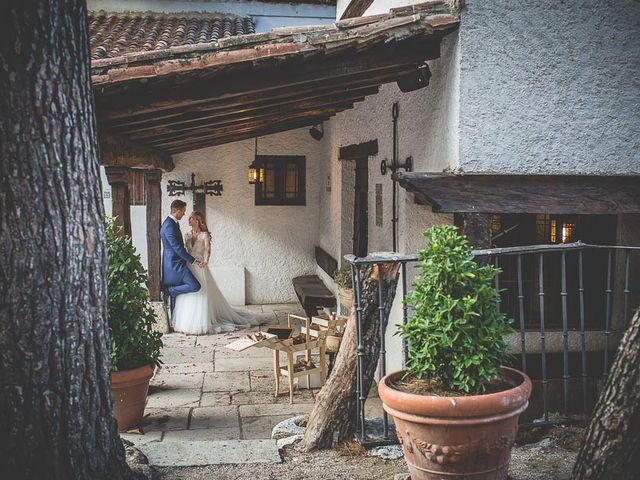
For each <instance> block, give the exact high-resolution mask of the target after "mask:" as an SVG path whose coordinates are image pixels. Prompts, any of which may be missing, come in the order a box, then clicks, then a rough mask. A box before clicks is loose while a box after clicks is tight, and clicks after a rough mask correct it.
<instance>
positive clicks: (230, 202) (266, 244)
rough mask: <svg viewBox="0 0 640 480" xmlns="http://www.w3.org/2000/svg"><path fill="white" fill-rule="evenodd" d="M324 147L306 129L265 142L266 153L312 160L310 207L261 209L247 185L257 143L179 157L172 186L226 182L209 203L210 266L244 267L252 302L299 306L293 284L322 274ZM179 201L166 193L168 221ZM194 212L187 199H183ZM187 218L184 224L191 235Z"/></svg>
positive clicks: (308, 179)
mask: <svg viewBox="0 0 640 480" xmlns="http://www.w3.org/2000/svg"><path fill="white" fill-rule="evenodd" d="M321 153H322V145H321V143H320V142H316V141H315V140H313V139H312V138H311V136H310V135H309V133H308V128H303V129H299V130H293V131H290V132H284V133H281V134H276V135H271V136H267V137H260V139H259V140H258V154H260V155H263V154H264V155H304V156H306V189H307V190H306V206H256V205H255V190H254V187H253V186H252V185H249V183H248V182H247V167H248V166H249V164H250V163H251V161H252V160H253V157H254V140H253V139H251V140H246V141H242V142H236V143H230V144H226V145H222V146H219V147H212V148H206V149H201V150H195V151H192V152H187V153H183V154H180V155H176V156H174V162H175V165H176V168H175V170H173V171H172V172H170V173H168V174H165V175H163V179H162V190H163V192H166V185H167V181H168V180H183V181H186V182H187V183H189V182H190V181H191V173H192V172H193V173H195V174H196V182H198V183H200V182H202V181H204V180H221V181H222V184H223V188H224V191H223V194H222V196H221V197H212V196H208V197H207V200H206V202H207V222H208V225H209V228H210V230H211V232H212V234H213V241H212V253H211V259H210V262H209V263H210V266H211V268H212V270H215V269H216V267H244V269H245V275H246V301H247V303H254V304H255V303H257V304H260V303H281V302H291V301H297V299H296V296H295V293H294V291H293V287H292V286H291V279H292V278H293V277H296V276H298V275H306V274H313V273H315V271H316V262H315V253H314V248H315V246H316V244H317V235H318V216H319V205H320V198H319V197H320V189H321V187H324V183H323V182H322V181H321V180H320V163H321V161H322V159H321ZM175 198H178V197H169V196H167V195H166V194H164V195H163V205H162V212H163V217H164V216H166V215H168V214H169V205H170V203H171V201H172V200H174V199H175ZM180 198H181V199H183V200H185V201H186V202H187V204H188V207H187V212H190V211H191V210H192V205H193V200H192V196H191V195H190V194H189V195H187V196H186V197H180ZM186 220H187V219H186V218H185V219H183V221H182V229H183V232H185V233H186V232H187V231H188V226H187V221H186Z"/></svg>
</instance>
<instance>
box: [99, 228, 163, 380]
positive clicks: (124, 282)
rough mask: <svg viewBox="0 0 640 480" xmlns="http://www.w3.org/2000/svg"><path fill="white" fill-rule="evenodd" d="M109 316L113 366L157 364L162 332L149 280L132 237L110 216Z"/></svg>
mask: <svg viewBox="0 0 640 480" xmlns="http://www.w3.org/2000/svg"><path fill="white" fill-rule="evenodd" d="M106 223H107V251H108V256H109V268H108V273H107V288H108V301H107V318H108V319H109V336H110V339H111V370H113V371H114V372H115V371H119V370H129V369H132V368H137V367H142V366H144V365H158V364H159V361H158V359H159V357H160V349H161V348H162V339H161V337H162V333H160V332H154V331H153V324H154V322H155V315H154V313H153V309H152V308H151V305H150V304H149V291H148V290H147V287H146V284H147V282H148V277H147V273H146V272H145V269H144V267H143V266H142V262H141V261H140V255H138V254H137V253H136V250H135V248H134V246H133V244H132V243H131V238H129V237H121V236H119V235H118V233H117V232H118V230H119V229H120V228H121V227H118V226H116V225H115V223H114V220H113V218H107V221H106Z"/></svg>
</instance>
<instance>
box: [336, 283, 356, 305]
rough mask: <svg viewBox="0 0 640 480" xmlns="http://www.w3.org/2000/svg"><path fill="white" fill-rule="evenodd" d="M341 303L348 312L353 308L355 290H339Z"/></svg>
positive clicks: (340, 288)
mask: <svg viewBox="0 0 640 480" xmlns="http://www.w3.org/2000/svg"><path fill="white" fill-rule="evenodd" d="M338 294H339V296H340V303H341V304H342V305H344V307H345V308H346V309H348V310H351V309H352V308H353V290H351V289H347V288H342V287H339V288H338Z"/></svg>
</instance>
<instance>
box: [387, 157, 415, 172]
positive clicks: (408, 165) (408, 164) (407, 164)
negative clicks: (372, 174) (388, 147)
mask: <svg viewBox="0 0 640 480" xmlns="http://www.w3.org/2000/svg"><path fill="white" fill-rule="evenodd" d="M401 168H402V169H403V170H404V171H405V172H410V171H411V170H412V169H413V157H407V158H406V159H405V160H404V162H403V163H399V164H397V165H394V164H393V161H392V160H388V159H386V158H385V159H384V160H382V162H380V173H381V174H382V175H386V174H387V170H391V173H396V171H398V170H399V169H401Z"/></svg>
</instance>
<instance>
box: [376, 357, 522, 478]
mask: <svg viewBox="0 0 640 480" xmlns="http://www.w3.org/2000/svg"><path fill="white" fill-rule="evenodd" d="M403 373H404V372H402V371H401V372H395V373H392V374H390V375H387V376H386V377H384V378H383V379H382V380H380V382H379V383H378V393H379V395H380V398H381V399H382V402H383V404H384V409H385V410H386V411H387V413H389V415H391V416H392V417H393V420H394V422H395V425H396V432H397V434H398V439H399V440H400V443H402V448H403V450H404V456H405V459H406V461H407V464H408V466H409V472H410V474H411V479H412V480H436V479H437V480H440V479H443V478H446V479H448V480H463V479H464V480H489V479H491V480H506V478H507V471H508V469H509V460H510V457H511V447H512V446H513V443H514V441H515V438H516V433H517V430H518V417H519V415H520V413H522V412H523V411H524V410H525V409H526V408H527V406H528V405H529V396H530V395H531V380H530V379H529V377H528V376H527V375H525V374H524V373H522V372H520V371H518V370H514V369H512V368H507V367H502V373H503V375H504V377H505V378H506V379H507V380H508V381H509V383H511V384H512V385H514V387H513V388H511V389H509V390H506V391H503V392H499V393H491V394H486V395H475V396H467V397H438V396H431V395H429V396H427V395H415V394H410V393H404V392H400V391H398V390H395V389H393V388H391V387H390V386H389V380H392V381H393V380H396V379H398V378H399V377H401V376H402V375H403Z"/></svg>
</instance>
